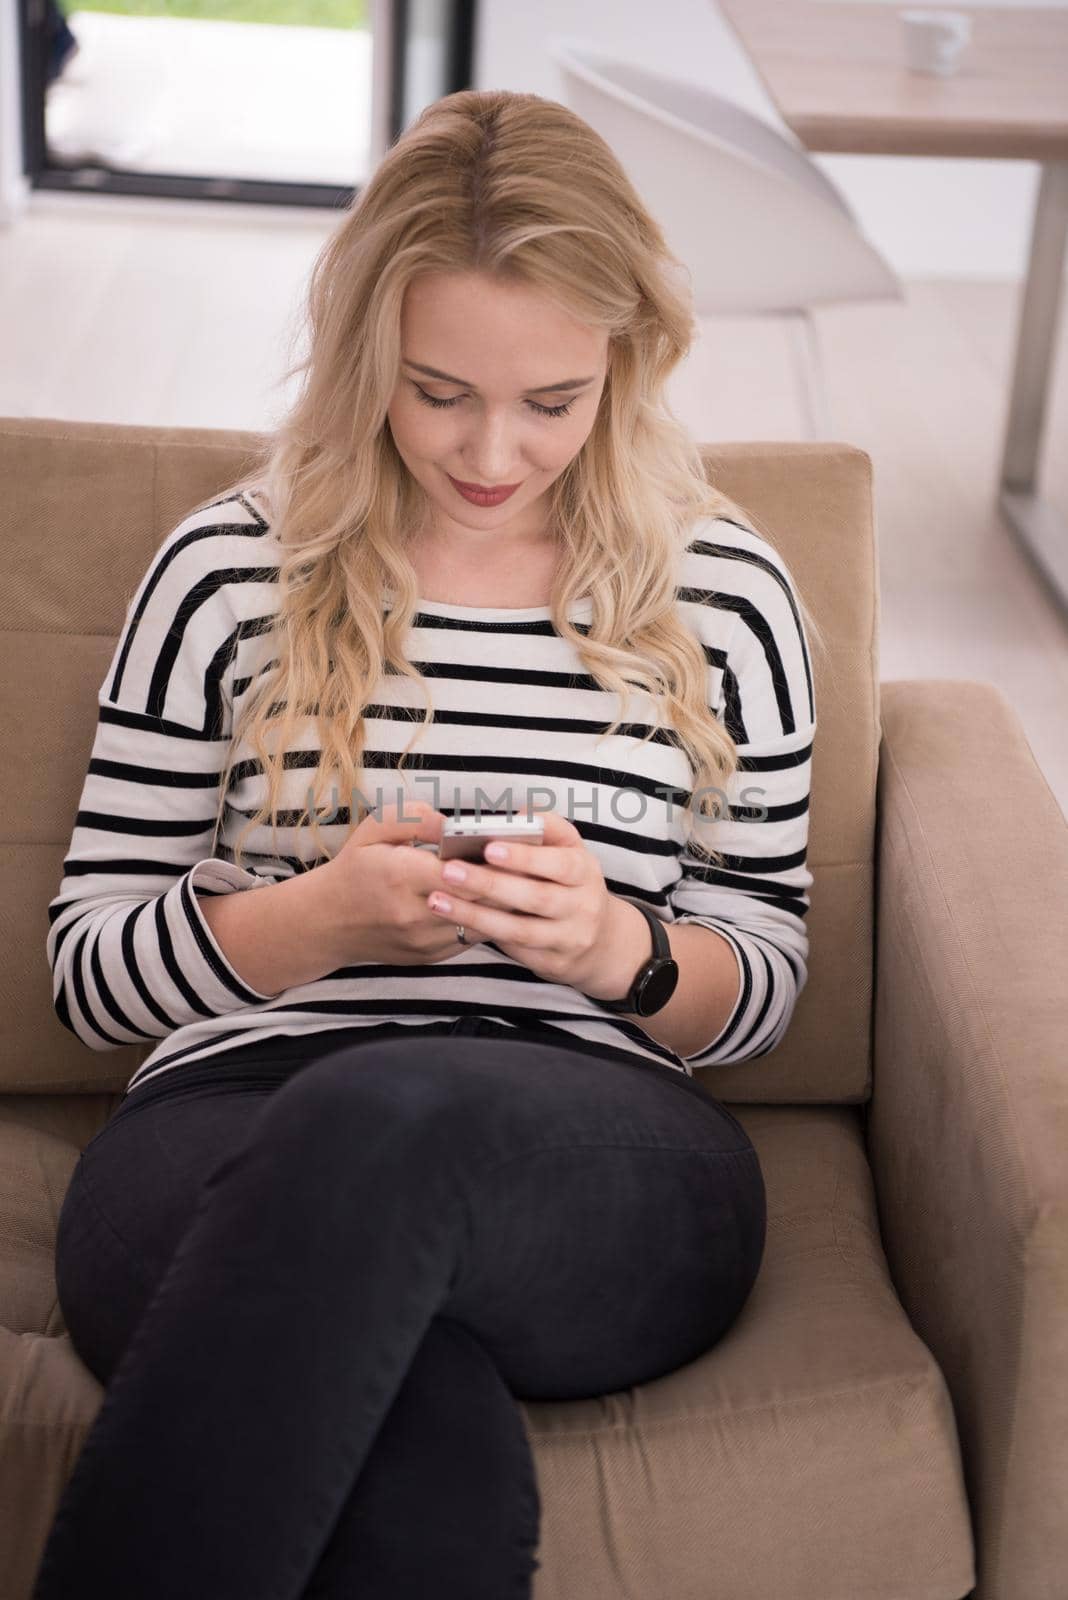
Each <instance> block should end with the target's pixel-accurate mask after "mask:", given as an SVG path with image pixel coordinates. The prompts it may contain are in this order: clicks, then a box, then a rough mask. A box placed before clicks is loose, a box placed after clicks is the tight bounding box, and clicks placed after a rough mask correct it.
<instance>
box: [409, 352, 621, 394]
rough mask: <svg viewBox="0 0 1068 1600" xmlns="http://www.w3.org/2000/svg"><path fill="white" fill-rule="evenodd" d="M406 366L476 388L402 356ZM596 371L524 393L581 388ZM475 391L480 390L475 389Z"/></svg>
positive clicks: (467, 387) (428, 375) (446, 381)
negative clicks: (584, 376)
mask: <svg viewBox="0 0 1068 1600" xmlns="http://www.w3.org/2000/svg"><path fill="white" fill-rule="evenodd" d="M402 359H403V360H404V365H405V366H406V367H414V368H415V370H416V372H425V373H426V375H427V377H428V378H441V379H442V380H443V381H444V382H445V383H458V384H459V385H460V387H461V388H462V389H474V388H475V385H474V384H473V383H468V381H467V379H466V378H454V377H453V375H452V373H451V372H439V371H438V369H437V367H424V366H423V365H422V363H421V362H419V361H409V360H407V358H402ZM595 376H596V374H595V373H591V374H590V376H589V377H588V378H566V379H565V380H564V382H563V383H543V384H540V385H539V386H538V388H536V389H524V390H523V393H524V394H556V393H558V392H559V391H561V390H563V389H581V388H582V387H583V385H584V384H587V383H592V382H593V380H594V377H595ZM475 393H476V394H477V393H478V390H477V389H475Z"/></svg>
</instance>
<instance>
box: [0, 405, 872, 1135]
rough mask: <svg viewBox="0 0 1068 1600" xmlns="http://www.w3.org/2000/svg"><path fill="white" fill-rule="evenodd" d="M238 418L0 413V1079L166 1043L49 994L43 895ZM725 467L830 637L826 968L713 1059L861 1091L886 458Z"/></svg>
mask: <svg viewBox="0 0 1068 1600" xmlns="http://www.w3.org/2000/svg"><path fill="white" fill-rule="evenodd" d="M259 437H260V436H259V435H257V434H254V433H249V432H243V431H237V430H215V429H203V428H177V427H147V426H132V425H120V424H110V423H92V422H63V421H57V420H53V419H51V418H36V417H9V418H0V481H2V483H3V493H2V495H0V564H2V577H0V630H2V633H0V638H2V645H0V648H2V649H3V654H4V660H3V672H2V675H0V685H2V687H0V696H2V711H3V719H4V725H5V726H6V728H7V735H6V737H5V739H4V748H5V749H6V751H7V759H6V763H5V766H4V770H3V774H2V779H0V782H2V785H3V814H4V816H5V817H6V818H7V831H6V838H5V839H4V841H3V844H2V847H0V849H2V856H0V872H2V884H0V908H2V914H0V1004H2V1007H3V1017H2V1026H3V1041H4V1042H3V1049H2V1050H0V1095H2V1094H11V1093H21V1094H42V1093H44V1094H64V1093H66V1094H70V1093H75V1094H100V1093H102V1092H116V1091H119V1090H121V1089H122V1088H124V1086H125V1085H126V1083H127V1081H128V1080H129V1078H130V1076H131V1074H132V1073H133V1071H134V1070H135V1068H136V1067H137V1066H138V1065H139V1064H140V1062H141V1061H142V1060H144V1058H145V1057H146V1056H147V1054H148V1053H149V1051H150V1049H152V1048H154V1044H155V1041H153V1042H152V1044H146V1045H139V1046H134V1045H130V1046H125V1047H123V1048H121V1049H117V1050H110V1051H91V1050H89V1049H88V1048H87V1047H86V1046H85V1045H84V1044H83V1043H81V1042H80V1041H79V1040H78V1039H76V1038H75V1037H74V1035H73V1034H71V1033H70V1032H68V1030H67V1029H66V1028H64V1026H63V1025H62V1023H61V1022H60V1021H59V1019H58V1017H57V1015H56V1013H55V1010H54V1008H53V1004H52V987H51V974H50V972H49V970H48V963H47V959H46V953H45V941H46V939H47V936H48V919H47V907H48V904H49V902H50V901H51V900H52V899H53V898H54V897H55V895H56V894H57V893H58V890H59V885H60V882H61V880H62V877H63V861H64V856H65V854H66V851H67V848H68V846H69V844H70V840H71V835H72V833H73V829H74V819H75V815H76V813H77V808H78V801H79V798H80V795H81V790H82V785H83V782H84V779H85V774H86V768H87V766H88V761H89V753H90V750H91V747H92V743H93V738H94V734H95V729H96V715H97V703H96V693H97V689H98V687H99V685H100V683H101V682H102V680H103V677H104V674H105V672H106V670H107V667H108V664H109V662H110V661H111V659H112V656H113V654H114V650H115V645H116V642H117V639H118V636H119V633H120V631H121V628H122V625H123V619H124V616H125V613H126V608H127V606H128V604H129V601H130V599H131V598H132V596H133V594H134V591H135V590H136V588H137V585H138V584H139V583H140V581H141V579H142V577H143V576H144V573H145V571H146V569H147V567H148V565H149V563H150V561H151V559H152V556H153V554H154V553H155V551H156V549H157V548H158V547H159V545H160V544H161V543H162V541H163V540H164V539H165V538H166V536H167V535H168V534H169V533H170V532H171V530H172V529H173V528H175V527H176V526H177V524H178V523H179V522H180V521H181V520H182V518H183V517H185V516H186V515H187V514H188V513H189V512H190V511H191V510H192V509H193V507H194V506H195V505H197V504H199V503H200V502H201V501H203V500H207V499H209V498H211V497H212V496H213V495H216V494H218V493H220V492H221V491H222V490H223V489H224V488H226V487H227V486H228V485H229V484H230V483H232V482H233V481H235V480H236V479H237V478H239V477H240V476H241V475H242V474H243V473H245V472H247V471H249V470H250V468H251V465H252V459H251V457H252V451H253V450H254V448H255V446H256V444H257V443H258V441H259ZM702 453H703V456H704V460H705V465H706V469H707V471H708V474H709V477H710V479H711V480H712V481H714V482H715V483H716V485H717V486H718V487H719V488H721V489H723V490H724V491H725V493H727V494H728V495H730V496H731V498H732V499H734V500H736V501H737V502H738V504H739V505H741V506H743V507H744V508H745V509H746V511H747V512H749V513H750V514H751V515H752V516H753V517H755V518H756V519H757V520H756V526H757V527H758V528H759V529H760V530H761V531H762V532H763V533H765V534H766V536H767V537H768V538H770V539H771V541H772V543H773V544H774V546H775V547H776V548H777V549H778V550H779V551H780V553H781V554H782V556H783V557H784V559H785V561H786V563H787V566H788V568H789V570H790V572H791V574H792V576H793V578H794V580H795V583H796V585H797V588H798V591H799V593H800V595H801V597H802V599H803V601H804V602H805V604H806V606H807V607H808V609H809V610H810V612H811V613H812V615H813V616H814V618H815V620H816V623H817V626H818V627H819V628H820V630H821V631H822V634H823V643H824V647H825V648H823V649H821V648H820V647H819V645H818V644H817V642H816V641H814V640H813V641H810V644H811V655H812V665H813V670H814V673H815V695H816V716H817V725H818V726H817V734H816V745H815V754H814V757H813V773H812V796H811V816H810V834H809V853H808V865H809V867H810V870H811V871H812V874H813V880H814V881H813V885H812V889H811V901H812V904H811V909H810V911H809V918H808V928H809V941H810V949H809V975H808V982H807V984H806V987H805V989H804V991H803V992H802V994H801V997H800V999H799V1001H798V1003H797V1008H796V1010H795V1012H794V1016H793V1020H792V1022H791V1024H790V1027H789V1029H788V1030H787V1034H786V1037H785V1039H784V1040H783V1041H782V1043H781V1044H780V1045H779V1046H778V1047H777V1048H776V1049H775V1050H773V1051H771V1052H770V1053H769V1054H768V1055H766V1056H761V1057H757V1058H755V1059H754V1060H752V1061H749V1062H740V1063H737V1064H734V1065H730V1066H725V1067H715V1068H706V1069H704V1071H702V1072H700V1073H699V1074H698V1077H699V1080H700V1081H701V1082H702V1083H703V1084H704V1085H705V1086H706V1087H707V1088H708V1089H709V1090H710V1092H711V1093H713V1094H715V1095H716V1096H717V1098H719V1099H721V1100H725V1101H733V1102H736V1103H737V1102H770V1103H784V1104H798V1103H805V1102H809V1103H812V1102H838V1103H844V1104H855V1103H859V1102H862V1101H864V1100H866V1099H867V1098H868V1097H869V1092H870V1079H871V1074H870V1056H871V1015H872V973H873V944H872V940H873V872H874V867H873V862H874V848H875V795H876V775H877V774H876V768H877V761H878V752H879V706H878V635H877V629H878V585H877V570H878V568H877V560H876V545H875V528H874V521H873V513H872V481H871V480H872V467H871V460H870V458H869V456H868V455H867V454H866V453H865V452H864V451H863V450H860V449H857V448H856V447H855V446H851V445H846V444H836V443H823V442H819V443H793V442H789V443H761V442H755V443H750V442H744V443H726V444H718V445H707V446H703V447H702Z"/></svg>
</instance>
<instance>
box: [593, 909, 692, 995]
mask: <svg viewBox="0 0 1068 1600" xmlns="http://www.w3.org/2000/svg"><path fill="white" fill-rule="evenodd" d="M619 898H620V899H621V900H630V903H631V905H632V906H637V907H638V910H639V911H640V912H641V914H642V916H643V917H644V918H645V920H646V922H648V924H649V927H650V929H651V931H652V935H653V953H652V955H651V956H650V957H649V959H648V961H643V962H642V964H641V966H640V967H639V968H638V971H637V973H636V974H635V978H634V982H633V983H632V984H631V986H630V989H629V991H628V992H627V993H626V994H625V995H624V996H623V998H622V1000H598V1001H597V1004H598V1005H599V1006H603V1007H604V1009H605V1010H606V1011H626V1012H630V1013H632V1014H633V1015H635V1016H639V1017H651V1016H652V1015H653V1013H654V1012H656V1011H660V1010H661V1009H662V1008H663V1007H664V1006H666V1005H667V1003H668V1001H669V1000H670V999H671V996H672V995H673V994H674V993H675V985H676V984H677V983H678V981H679V964H678V962H677V961H676V960H675V958H674V956H673V955H672V954H671V945H670V944H669V943H668V936H667V934H666V933H665V931H664V924H663V923H662V922H661V920H660V918H659V917H658V916H657V915H656V912H655V911H650V910H649V907H648V906H645V905H642V903H641V901H639V900H633V899H631V897H630V895H629V894H621V895H620V897H619Z"/></svg>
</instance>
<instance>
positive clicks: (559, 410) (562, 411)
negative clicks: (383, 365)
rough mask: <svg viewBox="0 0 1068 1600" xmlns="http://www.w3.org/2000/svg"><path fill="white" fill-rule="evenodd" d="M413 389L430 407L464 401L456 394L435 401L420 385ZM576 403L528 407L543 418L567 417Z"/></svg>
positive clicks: (531, 404) (565, 402) (567, 401)
mask: <svg viewBox="0 0 1068 1600" xmlns="http://www.w3.org/2000/svg"><path fill="white" fill-rule="evenodd" d="M413 387H414V389H415V392H416V394H417V395H418V396H419V398H420V400H425V401H426V403H427V405H428V406H454V405H455V404H456V403H457V401H458V400H462V399H463V395H462V394H456V395H453V397H452V399H451V400H435V398H434V396H433V395H432V394H427V392H426V390H425V389H422V388H420V386H419V384H414V385H413ZM574 403H575V402H574V401H573V400H566V401H564V402H563V403H562V404H561V405H558V406H539V405H538V403H537V401H536V400H528V401H527V405H528V406H529V407H530V408H531V410H532V411H536V412H537V413H538V414H539V416H542V417H566V416H567V414H568V412H569V411H570V410H571V407H572V406H573V405H574Z"/></svg>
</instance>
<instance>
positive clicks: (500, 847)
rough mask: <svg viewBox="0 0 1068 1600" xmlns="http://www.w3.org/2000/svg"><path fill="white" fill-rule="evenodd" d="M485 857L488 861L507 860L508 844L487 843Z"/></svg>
mask: <svg viewBox="0 0 1068 1600" xmlns="http://www.w3.org/2000/svg"><path fill="white" fill-rule="evenodd" d="M486 857H487V859H488V860H489V861H507V860H508V846H507V845H506V844H488V845H487V846H486Z"/></svg>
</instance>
